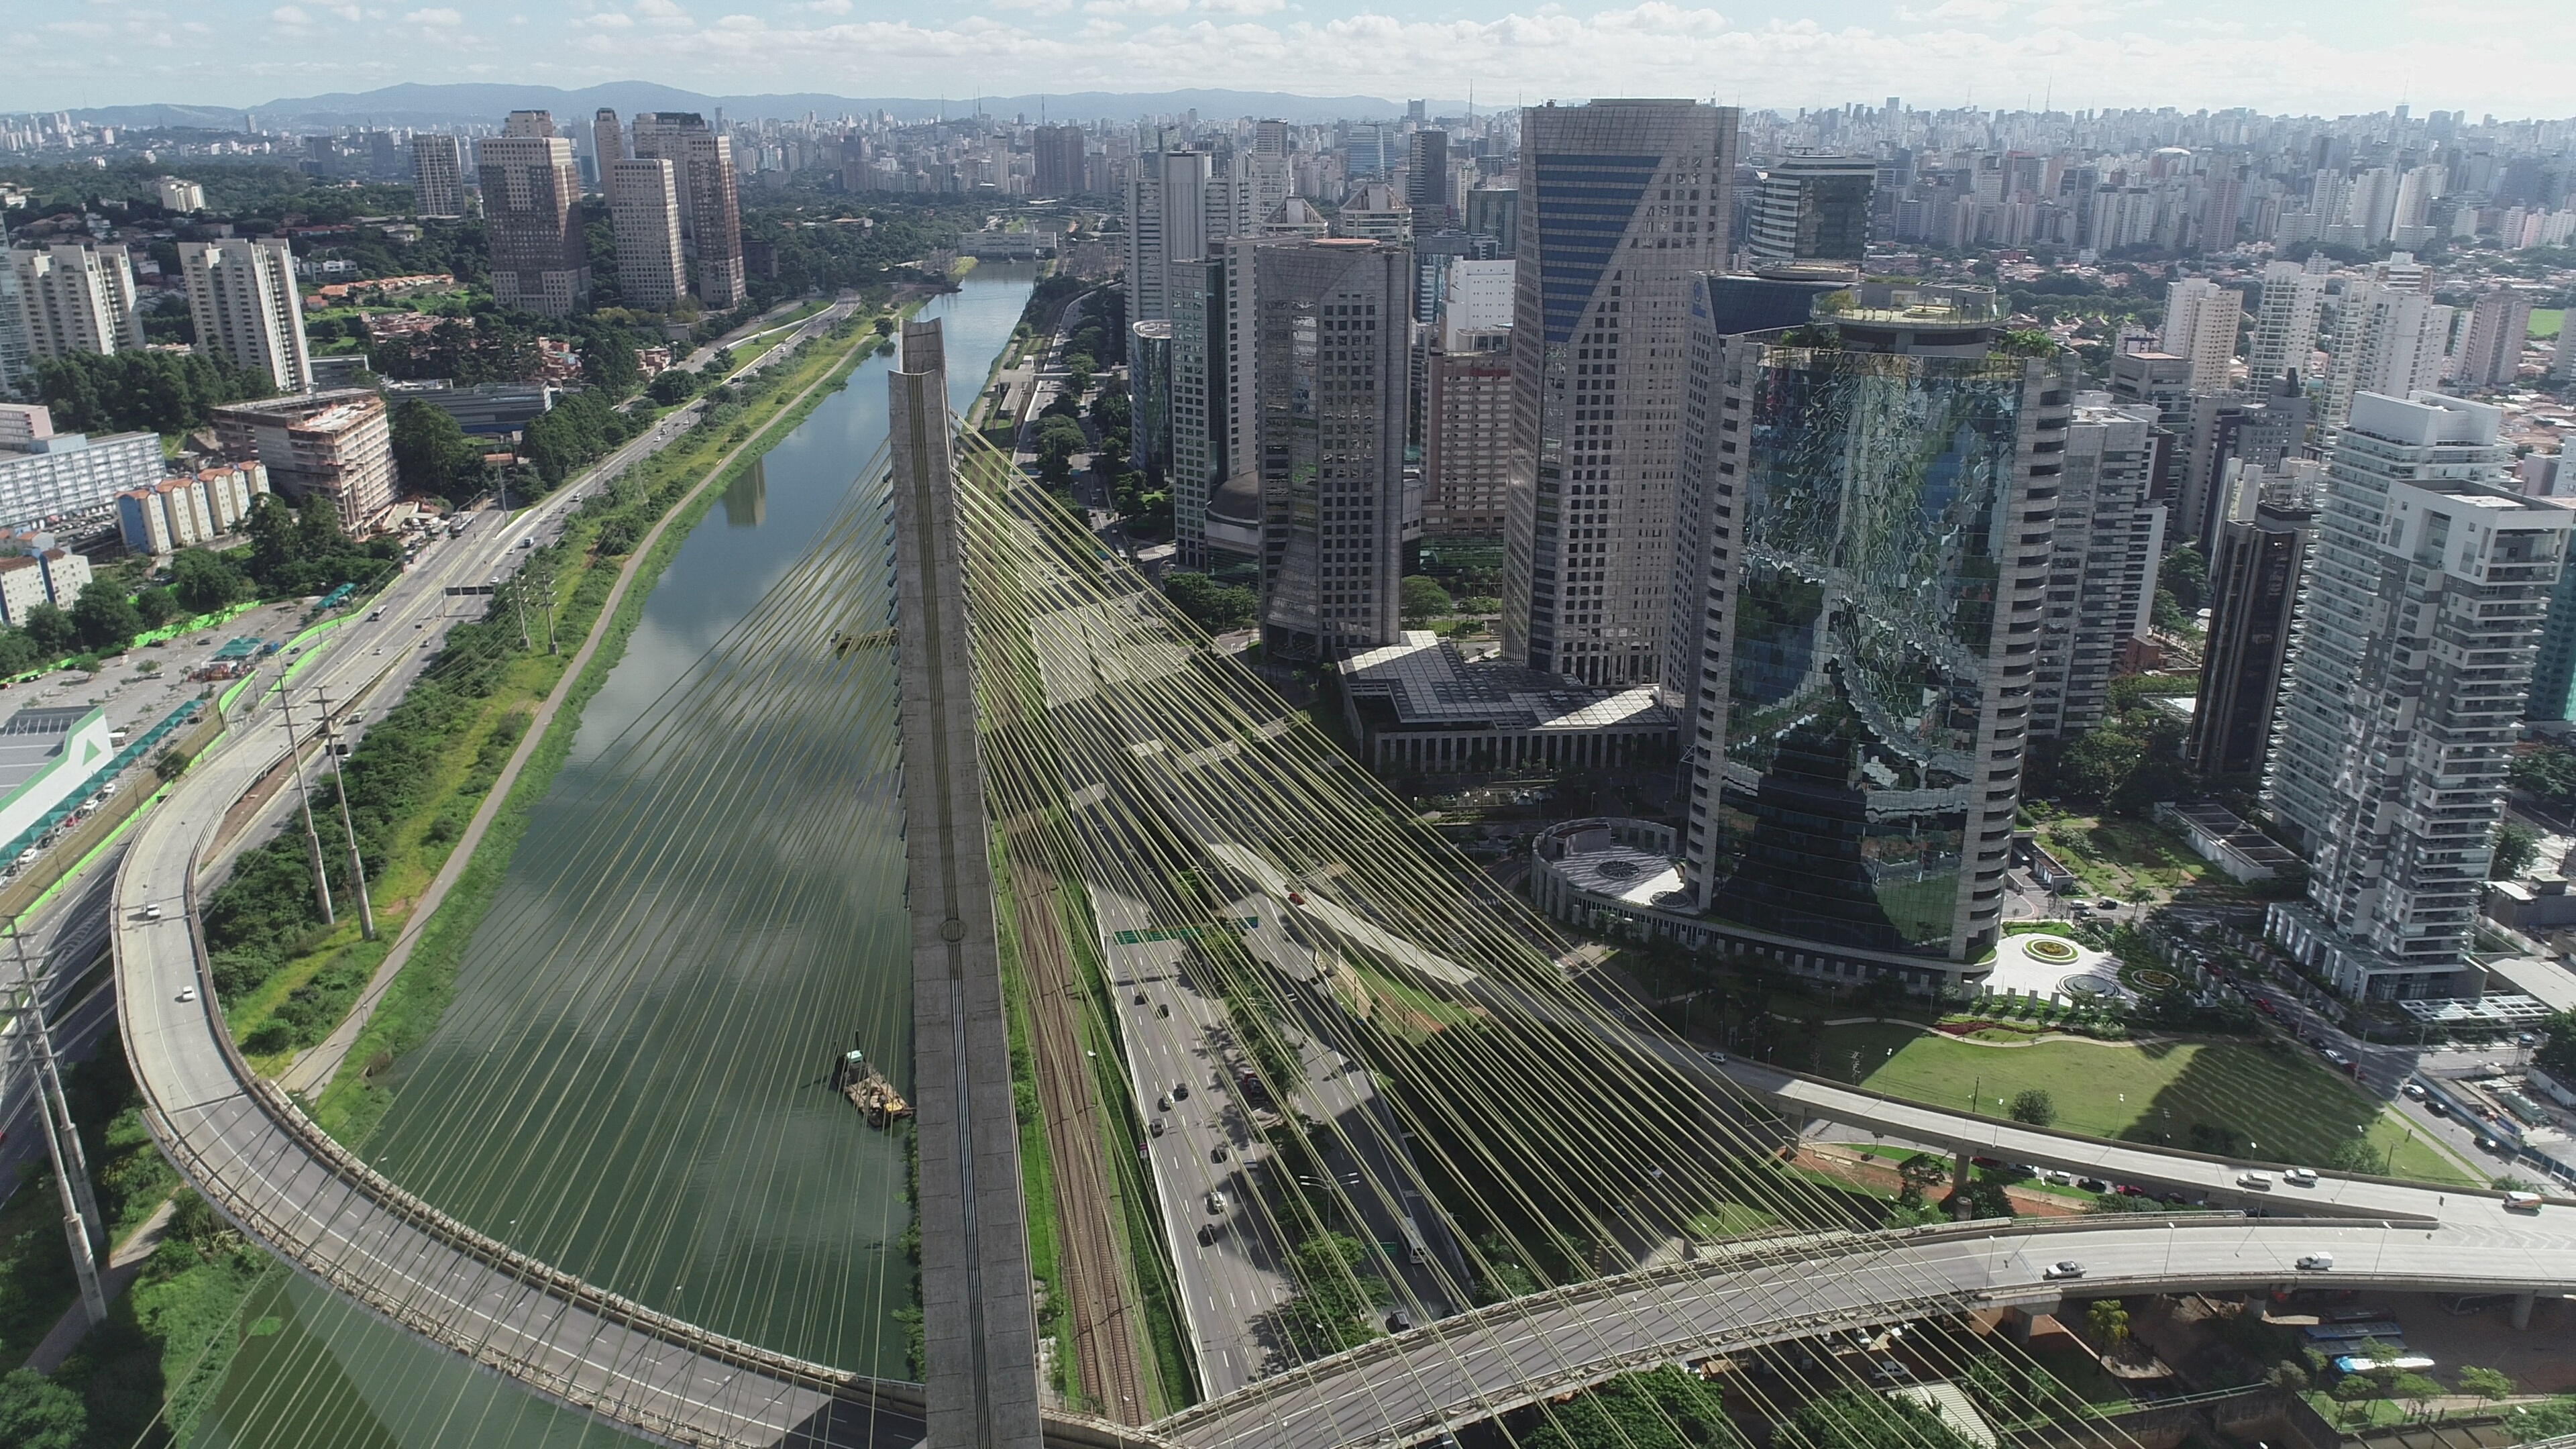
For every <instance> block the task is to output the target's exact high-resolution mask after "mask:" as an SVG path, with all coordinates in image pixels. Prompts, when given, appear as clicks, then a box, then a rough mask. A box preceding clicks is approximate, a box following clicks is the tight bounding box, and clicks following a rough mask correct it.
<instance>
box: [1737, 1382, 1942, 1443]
mask: <svg viewBox="0 0 2576 1449" xmlns="http://www.w3.org/2000/svg"><path fill="white" fill-rule="evenodd" d="M1771 1442H1772V1444H1773V1446H1774V1449H1968V1441H1967V1440H1965V1439H1963V1438H1961V1437H1960V1435H1959V1432H1958V1431H1957V1430H1955V1429H1953V1428H1951V1427H1950V1424H1949V1421H1948V1420H1946V1419H1944V1418H1942V1417H1941V1416H1940V1415H1939V1414H1936V1413H1934V1412H1932V1411H1931V1410H1930V1409H1927V1408H1925V1407H1923V1406H1922V1405H1921V1404H1918V1403H1916V1402H1914V1401H1913V1400H1912V1399H1891V1398H1887V1397H1885V1396H1883V1395H1879V1394H1873V1393H1871V1392H1870V1391H1869V1390H1867V1389H1862V1388H1849V1389H1843V1390H1841V1391H1839V1392H1837V1393H1834V1394H1830V1395H1828V1396H1826V1397H1824V1398H1821V1399H1810V1400H1809V1401H1807V1402H1806V1403H1804V1404H1801V1405H1799V1406H1798V1411H1797V1412H1796V1413H1794V1414H1791V1415H1790V1416H1789V1418H1788V1420H1787V1422H1785V1423H1783V1424H1782V1425H1781V1426H1780V1430H1779V1432H1778V1433H1777V1434H1774V1435H1773V1436H1772V1439H1771Z"/></svg>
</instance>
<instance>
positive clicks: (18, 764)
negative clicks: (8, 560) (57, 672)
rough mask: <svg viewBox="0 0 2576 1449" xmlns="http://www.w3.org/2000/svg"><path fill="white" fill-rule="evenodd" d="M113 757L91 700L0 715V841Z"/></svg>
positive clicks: (103, 716)
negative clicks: (86, 703) (1, 716)
mask: <svg viewBox="0 0 2576 1449" xmlns="http://www.w3.org/2000/svg"><path fill="white" fill-rule="evenodd" d="M13 562H14V560H13ZM115 757H116V747H115V746H114V745H113V744H111V743H110V742H109V740H108V737H107V712H106V711H105V710H102V709H100V708H98V707H97V706H96V705H78V704H76V705H66V706H62V707H59V708H34V709H22V710H20V711H18V712H17V713H16V714H13V715H11V716H9V718H8V719H6V720H0V841H14V840H17V839H19V838H20V837H21V836H23V835H25V834H26V833H27V832H28V830H30V829H31V828H33V827H34V826H36V825H37V824H39V823H40V822H42V821H43V820H44V819H45V817H46V816H48V815H51V814H53V813H54V812H55V811H57V810H59V809H61V808H63V807H64V806H65V805H66V804H67V803H69V802H70V801H72V800H73V798H74V797H75V796H77V795H79V794H80V793H81V791H82V790H83V789H84V788H85V787H86V786H87V785H88V784H89V781H90V777H91V776H92V775H94V774H96V773H97V772H98V771H99V770H101V769H102V768H104V767H105V766H106V765H107V763H108V762H109V761H110V760H112V759H114V758H115ZM5 864H7V862H0V865H5Z"/></svg>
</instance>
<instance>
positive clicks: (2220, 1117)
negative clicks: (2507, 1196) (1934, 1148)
mask: <svg viewBox="0 0 2576 1449" xmlns="http://www.w3.org/2000/svg"><path fill="white" fill-rule="evenodd" d="M1822 1049H1823V1055H1822V1058H1821V1061H1822V1066H1821V1068H1820V1070H1822V1071H1823V1072H1824V1073H1825V1074H1826V1075H1829V1076H1833V1077H1836V1078H1839V1079H1842V1080H1845V1081H1849V1080H1852V1079H1853V1076H1854V1072H1853V1071H1852V1070H1850V1068H1851V1067H1852V1066H1853V1064H1855V1063H1857V1067H1858V1073H1857V1075H1858V1079H1859V1083H1860V1085H1861V1086H1863V1087H1866V1088H1868V1089H1869V1090H1871V1091H1873V1092H1885V1093H1887V1094H1888V1095H1890V1096H1894V1097H1903V1098H1906V1099H1908V1100H1910V1101H1916V1102H1922V1103H1926V1104H1928V1105H1930V1106H1935V1107H1958V1108H1967V1107H1970V1106H1971V1105H1972V1101H1971V1099H1972V1098H1973V1099H1974V1100H1973V1106H1974V1107H1975V1109H1976V1110H1979V1111H1982V1112H1984V1113H1985V1114H1986V1115H1987V1116H1990V1117H2000V1116H2002V1115H2004V1108H2005V1104H2006V1103H2008V1102H2010V1101H2011V1099H2012V1098H2013V1097H2015V1096H2017V1095H2018V1094H2020V1093H2022V1092H2024V1091H2030V1090H2034V1089H2036V1090H2039V1091H2044V1092H2047V1093H2048V1094H2049V1096H2050V1099H2051V1100H2052V1101H2053V1102H2054V1104H2055V1106H2056V1109H2057V1119H2056V1121H2055V1122H2054V1123H2053V1124H2052V1125H2053V1126H2055V1127H2056V1128H2057V1129H2058V1130H2059V1131H2063V1132H2080V1133H2084V1134H2086V1135H2088V1136H2093V1137H2109V1138H2117V1139H2120V1140H2122V1141H2128V1142H2140V1143H2148V1144H2152V1145H2157V1146H2166V1145H2170V1146H2174V1147H2180V1148H2185V1149H2190V1148H2193V1147H2194V1146H2195V1144H2196V1141H2197V1142H2199V1143H2212V1142H2215V1141H2216V1139H2214V1138H2212V1137H2211V1136H2209V1134H2210V1133H2225V1134H2228V1135H2229V1137H2230V1139H2231V1140H2232V1141H2233V1142H2235V1143H2236V1144H2238V1145H2239V1147H2240V1149H2241V1150H2242V1152H2243V1153H2244V1154H2245V1155H2246V1156H2249V1157H2253V1158H2257V1159H2261V1160H2266V1161H2272V1162H2287V1163H2293V1164H2299V1163H2305V1164H2311V1165H2320V1166H2321V1165H2323V1164H2324V1163H2325V1162H2326V1161H2327V1160H2328V1159H2329V1158H2331V1157H2332V1156H2333V1154H2334V1152H2335V1150H2336V1149H2337V1148H2339V1147H2341V1146H2342V1145H2343V1144H2345V1143H2348V1142H2351V1141H2353V1140H2354V1139H2355V1138H2357V1137H2358V1138H2361V1139H2363V1140H2365V1141H2367V1142H2369V1143H2370V1145H2371V1146H2372V1147H2373V1148H2375V1149H2377V1150H2378V1152H2379V1154H2380V1170H2381V1171H2383V1172H2385V1173H2387V1174H2388V1175H2390V1176H2394V1177H2410V1178H2418V1179H2421V1180H2423V1181H2427V1182H2438V1183H2447V1184H2465V1185H2471V1186H2483V1185H2484V1183H2485V1178H2483V1177H2480V1176H2476V1175H2473V1174H2472V1173H2471V1172H2469V1171H2468V1170H2466V1169H2464V1168H2463V1167H2462V1166H2461V1164H2460V1163H2459V1161H2458V1160H2457V1159H2455V1158H2453V1157H2452V1156H2451V1155H2450V1154H2449V1153H2448V1152H2446V1151H2444V1150H2443V1149H2441V1148H2439V1147H2437V1146H2435V1145H2433V1144H2432V1143H2431V1142H2430V1141H2429V1140H2428V1139H2426V1138H2424V1137H2421V1136H2418V1135H2416V1134H2415V1133H2414V1132H2413V1131H2412V1130H2411V1129H2410V1128H2408V1127H2407V1126H2406V1125H2405V1123H2404V1121H2403V1119H2401V1118H2400V1117H2399V1116H2398V1115H2397V1114H2396V1113H2395V1112H2393V1111H2390V1110H2389V1109H2388V1108H2387V1107H2386V1106H2385V1105H2384V1104H2382V1103H2379V1102H2376V1101H2373V1100H2372V1099H2370V1098H2368V1097H2366V1096H2364V1095H2363V1094H2362V1093H2361V1092H2359V1091H2358V1090H2356V1089H2355V1088H2354V1087H2353V1085H2352V1084H2351V1083H2350V1082H2349V1081H2347V1080H2345V1079H2344V1078H2343V1077H2342V1076H2341V1075H2340V1074H2338V1073H2335V1072H2332V1071H2329V1070H2328V1069H2326V1068H2325V1067H2324V1066H2322V1065H2320V1064H2319V1063H2317V1062H2315V1061H2313V1060H2311V1059H2310V1058H2309V1057H2308V1056H2307V1054H2306V1053H2304V1052H2301V1051H2298V1050H2296V1049H2293V1048H2288V1047H2278V1048H2276V1047H2272V1046H2262V1045H2254V1044H2251V1043H2246V1042H2237V1041H2166V1042H2147V1043H2135V1042H2075V1041H2055V1042H2040V1043H2037V1044H2035V1045H2031V1046H2012V1047H1991V1046H1978V1045H1974V1044H1970V1043H1966V1042H1957V1041H1952V1040H1950V1039H1948V1038H1947V1037H1943V1036H1939V1035H1936V1034H1932V1033H1929V1032H1926V1031H1923V1030H1920V1029H1918V1028H1915V1027H1912V1026H1906V1025H1900V1024H1895V1023H1876V1022H1873V1023H1864V1024H1856V1025H1850V1026H1834V1027H1827V1028H1825V1029H1824V1032H1823V1048H1822ZM2195 1128H2199V1129H2202V1131H2201V1132H2200V1133H2199V1134H2198V1135H2197V1136H2196V1134H2195V1131H2194V1129H2195Z"/></svg>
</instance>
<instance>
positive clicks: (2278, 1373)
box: [2263, 1359, 2308, 1394]
mask: <svg viewBox="0 0 2576 1449" xmlns="http://www.w3.org/2000/svg"><path fill="white" fill-rule="evenodd" d="M2263 1382H2265V1383H2267V1384H2270V1385H2271V1386H2272V1387H2274V1388H2276V1389H2286V1390H2288V1391H2289V1392H2291V1393H2294V1394H2304V1393H2306V1392H2307V1391H2308V1371H2307V1369H2306V1368H2305V1367H2303V1366H2301V1365H2299V1364H2295V1363H2292V1362H2290V1361H2289V1360H2288V1359H2283V1360H2281V1361H2280V1362H2279V1363H2276V1364H2274V1365H2272V1366H2271V1367H2270V1368H2268V1369H2265V1370H2264V1371H2263Z"/></svg>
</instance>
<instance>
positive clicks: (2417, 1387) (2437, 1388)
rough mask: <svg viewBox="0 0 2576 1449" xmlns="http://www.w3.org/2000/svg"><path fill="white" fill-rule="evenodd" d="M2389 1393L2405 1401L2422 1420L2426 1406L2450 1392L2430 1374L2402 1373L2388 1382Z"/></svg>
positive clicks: (2411, 1410)
mask: <svg viewBox="0 0 2576 1449" xmlns="http://www.w3.org/2000/svg"><path fill="white" fill-rule="evenodd" d="M2388 1392H2389V1393H2391V1394H2393V1395H2395V1396H2397V1397H2398V1398H2401V1399H2404V1400H2405V1401H2406V1403H2407V1405H2408V1411H2409V1412H2411V1413H2412V1414H2414V1415H2415V1417H2417V1418H2419V1419H2420V1418H2422V1417H2424V1406H2425V1405H2426V1404H2429V1403H2431V1402H2433V1401H2434V1400H2435V1399H2438V1398H2440V1397H2442V1395H2444V1394H2446V1393H2448V1392H2450V1391H2449V1390H2448V1389H2445V1388H2443V1387H2442V1381H2441V1380H2440V1379H2437V1378H2434V1377H2432V1376H2431V1375H2429V1374H2419V1373H2401V1374H2398V1375H2396V1376H2395V1377H2394V1378H2391V1379H2390V1380H2389V1381H2388Z"/></svg>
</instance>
